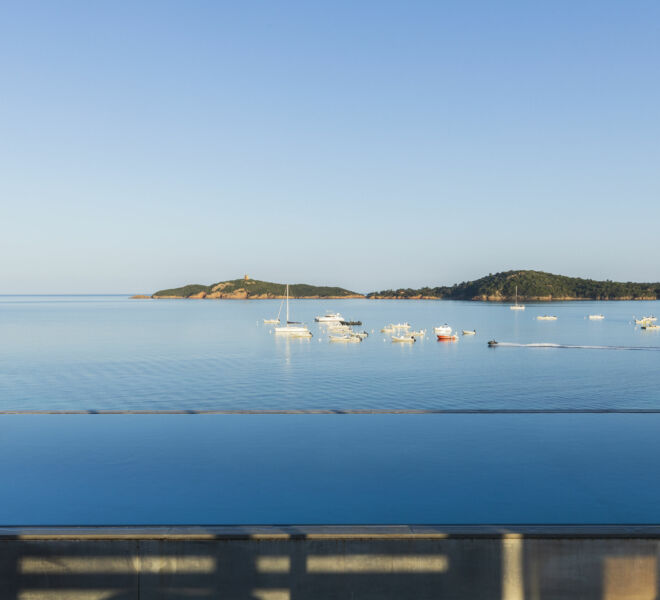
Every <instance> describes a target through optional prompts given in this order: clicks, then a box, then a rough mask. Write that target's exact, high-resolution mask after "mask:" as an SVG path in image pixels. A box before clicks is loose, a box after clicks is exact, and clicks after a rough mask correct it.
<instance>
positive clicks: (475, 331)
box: [463, 329, 477, 335]
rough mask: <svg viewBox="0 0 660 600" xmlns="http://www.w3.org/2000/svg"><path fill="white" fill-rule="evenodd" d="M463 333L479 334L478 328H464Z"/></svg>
mask: <svg viewBox="0 0 660 600" xmlns="http://www.w3.org/2000/svg"><path fill="white" fill-rule="evenodd" d="M463 335H477V330H476V329H472V330H470V329H463Z"/></svg>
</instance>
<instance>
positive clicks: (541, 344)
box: [495, 342, 660, 351]
mask: <svg viewBox="0 0 660 600" xmlns="http://www.w3.org/2000/svg"><path fill="white" fill-rule="evenodd" d="M495 346H496V347H499V346H507V347H509V348H570V349H578V350H655V351H658V350H660V346H579V345H572V344H552V343H549V342H536V343H533V344H516V343H514V342H497V344H495Z"/></svg>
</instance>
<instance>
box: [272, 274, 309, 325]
mask: <svg viewBox="0 0 660 600" xmlns="http://www.w3.org/2000/svg"><path fill="white" fill-rule="evenodd" d="M275 333H276V334H278V335H288V336H292V337H312V332H311V331H310V330H309V329H308V328H307V325H303V324H301V323H292V322H291V321H289V284H288V283H287V284H286V325H282V326H281V327H275Z"/></svg>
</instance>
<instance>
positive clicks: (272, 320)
mask: <svg viewBox="0 0 660 600" xmlns="http://www.w3.org/2000/svg"><path fill="white" fill-rule="evenodd" d="M283 305H284V298H282V302H280V310H278V311H277V319H264V323H279V322H280V314H281V313H282V306H283Z"/></svg>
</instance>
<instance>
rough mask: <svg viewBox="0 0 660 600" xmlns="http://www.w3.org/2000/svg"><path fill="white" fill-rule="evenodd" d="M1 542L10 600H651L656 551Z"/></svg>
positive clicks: (339, 538) (289, 542) (446, 541)
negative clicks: (406, 599) (175, 599)
mask: <svg viewBox="0 0 660 600" xmlns="http://www.w3.org/2000/svg"><path fill="white" fill-rule="evenodd" d="M289 530H290V531H289V533H287V534H285V535H282V534H279V535H273V536H268V535H259V536H253V535H248V534H245V535H241V534H240V532H237V534H236V535H232V536H227V535H222V536H213V535H209V536H208V538H206V539H184V538H178V539H173V538H169V539H84V538H83V539H79V540H71V539H38V540H37V539H35V540H26V539H20V538H18V537H16V538H14V539H11V538H9V537H4V538H3V539H2V540H1V541H0V545H1V547H2V548H1V550H0V552H1V561H0V598H2V600H4V599H12V598H16V599H19V598H20V599H21V600H29V599H45V598H48V599H62V598H67V599H68V598H71V599H76V600H79V599H85V600H87V599H90V600H91V599H101V598H103V599H105V600H108V599H113V600H119V599H122V600H123V599H131V600H133V599H140V600H145V599H149V600H151V599H157V598H158V599H160V598H165V599H170V598H172V599H173V598H177V599H178V598H200V599H206V598H214V599H217V598H222V599H237V600H239V599H240V600H248V599H249V600H255V599H257V600H300V599H303V598H305V599H318V600H323V599H325V598H333V599H334V598H336V599H343V598H351V599H369V600H371V599H374V600H375V599H379V600H380V599H389V598H392V599H395V598H396V599H405V598H411V599H415V600H424V599H431V598H433V599H436V598H443V599H444V598H479V599H482V598H483V599H490V598H494V599H495V598H496V599H506V600H522V599H523V598H525V599H526V598H531V599H539V600H540V599H543V600H547V599H554V598H557V599H560V598H561V599H565V598H580V599H587V600H588V599H592V598H593V599H607V600H613V599H615V598H616V599H618V598H621V599H623V598H625V599H633V598H634V599H649V600H650V599H653V598H656V597H657V572H658V561H657V558H656V557H657V553H658V549H659V545H658V540H657V539H622V538H617V537H601V538H592V537H572V538H570V537H561V536H555V537H550V536H546V537H531V538H525V537H523V536H521V535H516V534H512V535H500V536H495V535H488V536H478V535H476V536H475V535H446V536H424V535H423V534H417V535H408V536H397V535H394V536H366V537H365V536H363V535H360V534H356V535H349V534H344V535H327V536H324V535H318V534H316V535H309V534H306V533H302V532H297V531H295V528H289Z"/></svg>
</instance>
